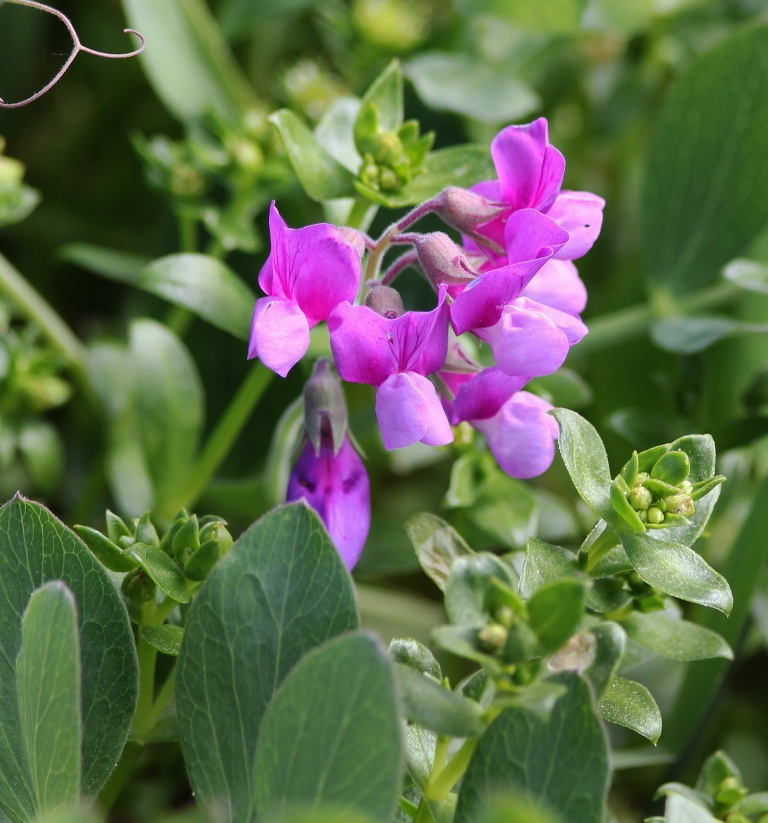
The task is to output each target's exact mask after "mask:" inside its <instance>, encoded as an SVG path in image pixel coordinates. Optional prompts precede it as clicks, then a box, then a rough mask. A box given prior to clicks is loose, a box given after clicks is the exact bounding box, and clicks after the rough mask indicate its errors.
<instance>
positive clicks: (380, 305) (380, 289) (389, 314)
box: [365, 283, 405, 320]
mask: <svg viewBox="0 0 768 823" xmlns="http://www.w3.org/2000/svg"><path fill="white" fill-rule="evenodd" d="M365 305H366V306H368V308H369V309H372V310H373V311H375V312H376V314H380V315H381V316H382V317H386V318H387V320H395V319H396V318H398V317H400V316H401V315H403V314H404V313H405V306H403V298H402V297H401V296H400V292H399V291H397V290H396V289H393V288H390V287H389V286H382V285H380V284H379V283H372V284H371V287H370V291H369V292H368V294H366V296H365Z"/></svg>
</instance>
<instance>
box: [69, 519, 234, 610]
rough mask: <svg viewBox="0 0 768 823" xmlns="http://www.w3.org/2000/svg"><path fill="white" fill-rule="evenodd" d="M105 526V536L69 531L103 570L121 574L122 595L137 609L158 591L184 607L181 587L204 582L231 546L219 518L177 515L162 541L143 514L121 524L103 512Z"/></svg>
mask: <svg viewBox="0 0 768 823" xmlns="http://www.w3.org/2000/svg"><path fill="white" fill-rule="evenodd" d="M106 521H107V531H106V534H103V533H102V532H100V531H98V530H97V529H92V528H90V527H89V526H75V531H76V532H77V533H78V535H79V536H80V537H81V538H82V540H83V542H84V543H85V544H86V545H87V546H88V548H89V549H90V550H91V551H92V552H93V553H94V554H95V555H96V557H97V558H98V559H99V561H100V562H101V563H102V564H103V565H104V566H106V567H107V568H108V569H110V570H111V571H114V572H125V573H126V574H125V577H124V578H123V582H122V591H123V594H124V595H125V596H126V598H127V599H128V600H129V601H130V602H131V603H133V604H134V605H137V606H140V605H141V604H142V603H145V602H147V601H149V600H151V599H153V598H154V597H155V595H156V591H157V589H158V588H159V589H160V590H161V591H162V592H163V593H164V594H166V595H168V596H170V597H171V598H173V599H175V600H179V602H187V601H188V600H189V596H188V582H187V581H190V582H192V583H198V582H200V581H202V580H205V578H206V577H207V576H208V574H209V573H210V572H211V570H212V569H213V567H214V566H215V565H216V562H217V561H218V560H219V558H221V557H223V556H224V555H225V554H226V553H227V552H228V551H229V550H230V548H231V547H232V542H233V541H232V535H230V533H229V531H227V528H226V522H225V521H224V520H222V519H221V518H220V517H217V516H216V515H206V516H204V517H201V518H198V517H197V515H196V514H192V515H190V514H189V513H188V512H187V511H185V510H183V509H182V511H180V512H179V514H177V515H176V518H175V520H174V521H173V523H172V524H171V526H170V528H168V530H167V531H166V532H165V533H164V534H163V536H162V537H160V535H159V534H158V531H157V529H156V528H155V525H154V524H153V523H152V519H151V516H150V513H149V512H145V513H144V514H143V515H142V516H141V517H134V518H132V519H131V520H130V521H129V522H127V523H126V521H125V520H123V519H122V518H121V517H118V516H117V515H116V514H113V513H112V512H111V511H109V510H107V513H106Z"/></svg>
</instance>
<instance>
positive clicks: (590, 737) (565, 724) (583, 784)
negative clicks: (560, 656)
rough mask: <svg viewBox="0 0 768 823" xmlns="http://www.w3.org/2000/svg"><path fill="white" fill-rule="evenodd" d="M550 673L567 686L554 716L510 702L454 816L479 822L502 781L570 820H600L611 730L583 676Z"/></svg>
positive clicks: (480, 751) (485, 742) (473, 765)
mask: <svg viewBox="0 0 768 823" xmlns="http://www.w3.org/2000/svg"><path fill="white" fill-rule="evenodd" d="M552 680H553V681H554V682H557V683H562V684H564V685H566V686H567V687H568V691H567V693H566V694H565V695H564V696H563V697H561V698H560V699H559V700H558V701H557V703H556V704H555V707H554V709H553V710H552V714H551V716H550V718H549V720H548V721H547V720H544V719H542V718H541V717H539V716H538V715H537V714H534V713H533V712H530V711H527V710H524V709H507V710H505V711H503V712H502V713H501V714H500V715H499V717H497V718H496V720H494V721H493V723H491V725H490V726H489V727H488V729H486V731H485V733H484V734H483V735H482V737H481V738H480V741H479V742H478V745H477V748H476V749H475V752H474V754H473V756H472V759H471V760H470V763H469V767H468V768H467V771H466V774H465V775H464V779H463V781H462V785H461V789H460V791H459V800H458V803H457V806H456V818H455V823H475V821H476V820H478V818H479V814H480V813H481V810H482V809H483V807H484V806H485V804H486V803H487V802H488V800H489V798H490V797H491V796H492V795H493V794H494V792H495V791H497V790H498V787H499V786H501V785H503V786H505V787H509V788H510V789H514V790H519V791H520V792H521V793H522V794H523V795H524V796H525V799H528V798H530V799H531V800H533V801H534V802H537V803H541V804H542V805H544V806H546V807H547V808H548V809H551V810H552V812H554V813H556V814H557V815H559V816H560V817H561V818H562V820H563V821H564V823H602V820H603V816H604V807H605V798H606V794H607V791H608V779H609V768H608V743H607V740H606V737H605V732H604V731H603V729H602V727H601V725H600V721H599V720H598V718H597V716H596V715H595V712H594V709H593V708H592V698H591V696H590V693H589V687H588V686H587V684H586V683H585V682H584V681H583V680H582V679H581V678H579V677H577V676H575V675H558V676H557V677H555V678H552ZM548 682H549V681H548Z"/></svg>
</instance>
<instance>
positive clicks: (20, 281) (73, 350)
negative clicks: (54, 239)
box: [0, 254, 86, 379]
mask: <svg viewBox="0 0 768 823" xmlns="http://www.w3.org/2000/svg"><path fill="white" fill-rule="evenodd" d="M0 292H4V293H5V294H6V296H7V297H8V298H9V299H10V300H11V301H12V302H13V303H15V304H16V306H18V308H19V309H21V311H23V312H24V314H25V315H26V316H27V317H28V318H29V319H30V320H32V321H33V322H34V323H35V324H36V325H37V326H38V328H39V329H40V331H41V332H42V334H43V335H44V336H45V337H46V338H47V339H48V341H49V342H50V343H51V344H52V345H53V346H54V347H55V348H57V349H58V350H59V351H60V352H61V354H63V355H64V357H65V358H66V360H67V363H68V364H69V365H70V366H71V367H72V369H73V370H74V371H75V372H77V375H78V377H79V378H81V379H84V376H85V373H86V366H85V364H86V350H85V346H83V344H82V343H81V342H80V341H79V340H78V339H77V337H76V336H75V335H74V333H73V332H72V330H71V329H70V328H69V326H67V324H66V323H65V322H64V321H63V320H62V318H61V317H60V316H59V314H58V313H57V312H56V311H55V310H54V309H53V308H52V306H51V305H50V304H49V303H47V302H46V301H45V300H44V299H43V297H42V296H41V295H40V294H39V293H38V292H37V291H36V290H35V289H34V288H33V287H32V285H31V284H30V283H29V281H28V280H26V279H25V278H24V277H23V276H22V275H21V273H20V272H18V271H17V270H16V269H15V268H14V267H13V266H12V265H11V264H10V262H9V261H8V260H7V259H6V258H5V257H3V255H2V254H0Z"/></svg>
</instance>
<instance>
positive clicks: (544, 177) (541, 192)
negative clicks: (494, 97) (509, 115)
mask: <svg viewBox="0 0 768 823" xmlns="http://www.w3.org/2000/svg"><path fill="white" fill-rule="evenodd" d="M491 154H492V156H493V162H494V164H495V166H496V173H497V174H498V176H499V187H500V189H501V200H502V201H503V202H504V203H505V204H506V205H508V206H509V207H510V208H511V209H513V210H515V209H525V208H534V209H542V210H546V209H548V208H549V207H550V206H551V205H552V203H553V202H554V200H555V197H556V196H557V193H558V191H559V190H560V186H561V185H562V182H563V175H564V174H565V158H564V157H563V155H562V154H560V152H559V151H558V150H557V149H556V148H554V147H553V146H550V145H549V136H548V128H547V121H546V119H545V118H543V117H540V118H539V119H538V120H535V121H534V122H533V123H529V124H528V125H525V126H509V127H507V128H506V129H504V130H503V131H501V132H499V134H497V135H496V137H495V138H494V139H493V143H491Z"/></svg>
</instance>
